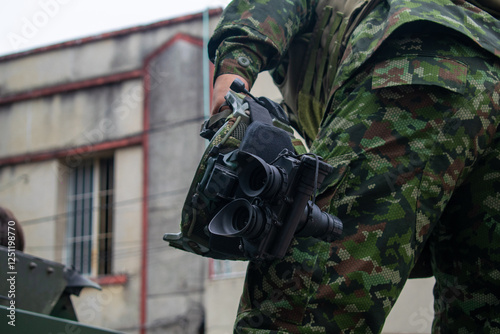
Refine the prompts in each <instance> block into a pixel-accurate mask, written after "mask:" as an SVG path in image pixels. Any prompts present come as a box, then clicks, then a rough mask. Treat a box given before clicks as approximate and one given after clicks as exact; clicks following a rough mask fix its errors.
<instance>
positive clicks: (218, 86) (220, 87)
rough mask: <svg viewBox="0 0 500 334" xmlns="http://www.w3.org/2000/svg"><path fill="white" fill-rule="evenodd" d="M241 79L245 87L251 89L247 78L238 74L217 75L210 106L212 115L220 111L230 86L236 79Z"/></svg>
mask: <svg viewBox="0 0 500 334" xmlns="http://www.w3.org/2000/svg"><path fill="white" fill-rule="evenodd" d="M236 78H238V79H240V80H241V81H243V82H244V83H245V87H246V88H247V89H249V85H248V82H247V80H246V79H244V78H243V77H241V76H239V75H236V74H221V75H219V76H218V77H217V79H216V80H215V83H214V90H213V95H212V103H211V106H210V115H215V114H216V113H218V112H219V111H222V110H223V109H221V110H219V109H220V106H221V105H222V104H223V103H224V101H225V100H224V96H226V94H227V92H228V91H229V87H230V86H231V84H232V83H233V81H234V79H236Z"/></svg>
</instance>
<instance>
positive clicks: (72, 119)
mask: <svg viewBox="0 0 500 334" xmlns="http://www.w3.org/2000/svg"><path fill="white" fill-rule="evenodd" d="M220 14H221V10H219V9H215V10H210V11H207V12H204V13H199V14H193V15H190V16H186V17H179V18H175V19H171V20H167V21H162V22H157V23H154V24H150V25H146V26H139V27H134V28H130V29H125V30H120V31H115V32H110V33H107V34H102V35H98V36H92V37H88V38H84V39H79V40H74V41H69V42H65V43H61V44H57V45H51V46H48V47H44V48H39V49H34V50H31V51H27V52H21V53H17V54H12V55H7V56H3V57H0V205H2V206H5V207H8V208H10V209H11V210H12V211H13V212H14V213H15V215H16V216H17V218H18V219H19V220H20V222H21V224H22V225H23V227H24V232H25V236H26V249H25V251H26V252H27V253H29V254H32V255H35V256H39V257H43V258H46V259H49V260H53V261H58V262H62V263H65V264H69V265H74V266H75V267H76V268H77V269H78V270H79V271H80V272H82V273H84V274H86V275H88V276H89V277H91V278H93V279H95V280H96V281H97V282H98V283H99V284H101V286H102V287H103V291H102V292H98V291H93V290H90V291H86V290H84V291H83V293H82V294H81V296H80V297H78V298H75V300H74V303H75V304H76V308H77V313H78V315H79V320H80V321H81V322H84V323H88V324H92V325H97V326H101V327H107V328H113V329H117V330H120V331H123V332H126V333H149V334H151V333H202V332H203V331H204V332H206V333H211V334H215V333H229V332H230V331H231V326H232V322H233V320H234V317H235V314H236V306H237V302H238V299H239V295H240V293H241V286H242V282H243V275H244V271H245V267H246V263H244V262H225V261H212V260H209V259H205V258H201V257H198V256H195V255H191V254H189V253H185V252H182V251H179V250H176V249H173V248H171V247H168V245H167V243H166V242H164V241H163V240H162V236H163V234H164V233H165V232H177V231H178V226H179V222H180V209H181V207H182V205H183V202H184V199H185V195H186V193H187V189H188V186H189V184H190V181H191V179H192V177H193V174H194V171H195V169H196V167H197V164H198V162H199V159H200V157H201V154H202V152H203V151H204V148H205V142H204V141H203V140H202V139H201V138H200V137H199V136H198V131H199V128H200V124H201V123H202V121H203V120H204V118H205V117H206V113H207V111H208V103H209V101H208V99H209V96H210V95H211V92H210V89H211V82H212V78H211V71H212V67H211V65H210V64H209V63H208V59H207V56H206V51H205V50H204V43H205V42H206V39H207V37H208V36H209V35H210V34H211V32H212V31H213V29H214V27H215V24H216V22H217V20H218V18H219V16H220ZM253 92H254V94H255V95H258V96H259V95H265V96H268V97H270V98H274V99H279V94H278V92H277V90H276V88H275V87H273V85H272V83H271V80H270V79H269V76H266V75H264V76H262V78H259V80H258V81H257V83H256V85H255V87H254V89H253ZM412 284H413V285H411V286H410V288H409V290H408V291H409V297H408V298H409V299H411V300H413V301H414V300H415V299H416V296H420V297H421V298H422V301H421V302H420V303H419V304H417V305H412V307H413V308H410V309H408V307H406V306H404V307H401V310H405V311H403V313H402V315H401V314H398V315H397V316H396V317H395V320H394V321H392V320H391V322H390V324H388V326H389V328H390V332H392V333H396V332H400V333H403V332H404V333H419V332H426V331H427V332H428V328H429V326H430V320H429V319H432V308H429V302H430V299H429V298H430V296H431V293H430V287H431V286H432V282H429V281H423V282H419V281H414V282H412ZM422 286H423V287H425V290H423V291H424V293H422V292H421V291H422V288H421V287H422ZM412 291H413V292H412ZM422 296H423V297H422ZM398 303H399V302H398ZM419 307H420V308H419ZM398 311H400V310H399V309H398ZM400 312H401V311H400ZM405 312H406V313H405ZM398 321H399V322H400V324H399V323H398ZM412 322H413V324H412ZM391 326H392V327H391Z"/></svg>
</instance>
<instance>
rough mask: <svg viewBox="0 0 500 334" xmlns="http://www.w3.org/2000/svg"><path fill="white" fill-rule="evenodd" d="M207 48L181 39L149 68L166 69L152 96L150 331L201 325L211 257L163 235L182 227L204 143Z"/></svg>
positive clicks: (178, 330)
mask: <svg viewBox="0 0 500 334" xmlns="http://www.w3.org/2000/svg"><path fill="white" fill-rule="evenodd" d="M203 56H204V55H203V49H202V47H201V45H195V44H193V43H192V42H190V41H186V40H183V39H179V40H177V41H175V42H174V43H172V44H171V45H170V46H169V47H168V48H166V49H165V50H164V51H163V52H162V53H160V54H159V55H158V56H157V57H156V58H155V59H153V60H152V62H151V64H150V70H151V71H155V72H157V73H164V74H163V75H162V76H161V77H162V78H163V79H162V80H156V83H155V85H154V89H152V90H151V91H150V92H149V98H150V103H149V105H150V115H151V121H150V129H151V131H150V138H149V143H150V145H149V149H150V151H149V162H150V172H149V173H150V174H149V194H150V196H151V198H150V201H149V235H148V245H149V247H151V248H150V252H149V256H148V258H149V260H148V272H149V273H150V275H149V278H148V295H149V298H148V304H147V309H148V312H147V316H148V323H149V324H150V329H149V332H150V333H173V334H174V333H195V332H196V331H197V329H198V327H199V326H200V325H201V324H202V320H203V316H204V311H203V289H204V287H203V285H204V279H205V277H206V263H207V259H204V258H201V257H199V256H195V255H192V254H189V253H185V252H182V251H179V250H177V249H174V248H171V247H168V244H167V243H166V242H165V241H163V239H162V237H163V234H164V233H167V232H169V233H175V232H178V231H179V224H180V218H181V215H180V214H181V208H182V205H183V203H184V200H185V196H186V194H187V190H188V187H189V185H190V183H191V180H192V178H193V175H194V172H195V170H196V167H197V165H198V162H199V159H200V157H201V154H202V152H203V150H204V148H205V141H204V140H203V139H202V138H201V137H200V136H199V135H198V133H199V129H200V125H201V123H202V121H203V110H204V109H203V89H204V87H206V86H204V82H203V63H202V61H203Z"/></svg>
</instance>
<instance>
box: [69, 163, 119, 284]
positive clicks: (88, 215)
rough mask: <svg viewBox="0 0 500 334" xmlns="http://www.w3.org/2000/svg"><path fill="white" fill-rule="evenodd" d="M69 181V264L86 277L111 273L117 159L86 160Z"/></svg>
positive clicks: (70, 176) (78, 166)
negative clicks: (115, 166) (115, 160)
mask: <svg viewBox="0 0 500 334" xmlns="http://www.w3.org/2000/svg"><path fill="white" fill-rule="evenodd" d="M68 181H69V182H68V186H69V187H68V188H69V189H68V192H69V193H68V220H67V222H68V225H67V238H66V245H67V247H66V251H67V256H66V258H67V263H68V264H69V265H73V266H74V267H75V268H76V269H77V270H78V271H80V272H81V273H83V274H91V275H107V274H111V272H112V258H113V257H112V255H113V253H112V251H113V247H112V244H113V188H114V184H113V183H114V159H113V157H104V158H96V159H87V160H82V161H81V163H79V164H78V165H77V166H76V167H74V168H72V169H71V171H70V173H69V180H68Z"/></svg>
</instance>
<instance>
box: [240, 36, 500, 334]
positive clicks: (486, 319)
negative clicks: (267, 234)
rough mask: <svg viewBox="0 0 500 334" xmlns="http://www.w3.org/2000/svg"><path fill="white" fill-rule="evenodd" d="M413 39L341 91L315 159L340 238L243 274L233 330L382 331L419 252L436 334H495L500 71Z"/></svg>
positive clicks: (499, 313)
mask: <svg viewBox="0 0 500 334" xmlns="http://www.w3.org/2000/svg"><path fill="white" fill-rule="evenodd" d="M438 31H440V30H439V29H437V30H436V32H438ZM420 37H421V38H418V37H411V38H409V37H408V38H407V37H405V35H404V34H401V35H400V36H399V37H391V39H389V40H388V41H387V43H385V44H384V45H383V46H382V47H381V50H380V51H379V52H378V53H377V54H376V55H375V56H374V60H373V61H370V64H368V65H365V66H364V67H362V68H361V69H359V71H358V72H357V73H355V74H354V75H353V76H352V77H351V79H350V80H349V81H348V82H346V83H345V85H343V86H342V87H341V88H340V89H339V90H337V91H336V93H335V96H334V99H333V104H332V105H331V108H330V109H329V113H328V114H327V115H326V116H325V119H324V120H323V124H322V129H321V132H320V134H319V136H318V138H317V140H316V142H315V144H314V146H313V150H314V151H315V152H316V153H318V154H320V155H322V156H323V157H324V158H325V159H326V160H327V161H328V162H330V163H331V164H332V165H333V166H334V167H335V168H336V171H337V173H336V174H335V175H333V176H332V177H331V179H329V184H330V187H329V188H328V189H327V190H326V191H325V192H324V194H323V201H324V200H325V198H326V199H327V201H326V203H327V207H328V208H329V210H330V212H331V213H333V214H336V215H337V216H338V217H340V218H341V219H342V221H343V223H344V233H343V236H342V238H341V239H340V240H338V241H335V242H333V243H331V244H329V243H326V242H321V241H318V240H317V239H313V238H302V239H298V240H295V242H294V246H293V247H292V249H291V251H290V252H289V253H288V255H287V257H286V258H285V259H283V260H281V261H275V262H271V263H260V264H259V263H250V264H249V268H248V272H247V277H246V282H245V287H244V291H243V296H242V299H241V301H240V308H239V312H238V317H237V320H236V323H235V331H236V332H238V333H313V332H318V333H339V332H345V333H363V334H365V333H377V332H380V331H381V329H382V326H383V324H384V321H385V318H386V316H387V315H388V313H389V311H390V310H391V307H392V306H393V304H394V302H395V301H396V299H397V297H398V295H399V293H400V292H401V289H402V288H403V286H404V284H405V282H406V280H407V278H408V275H409V272H410V270H411V269H412V268H413V266H414V264H415V261H416V259H417V258H418V256H419V255H420V254H421V252H422V249H423V247H424V245H426V246H429V247H430V251H431V255H432V268H433V273H434V276H435V278H436V286H435V290H434V295H435V313H436V317H435V321H434V332H435V333H471V332H480V333H500V301H499V299H500V271H499V270H500V223H499V222H500V193H499V191H500V146H499V140H500V138H499V135H498V134H497V127H498V123H499V121H500V119H499V116H500V115H499V111H500V107H499V95H500V62H499V61H498V60H497V58H495V57H494V56H493V55H491V54H488V53H486V52H484V51H482V49H480V48H478V47H476V46H475V45H473V44H471V43H469V42H467V41H466V40H465V37H460V36H454V35H453V34H451V33H444V32H442V33H441V34H439V35H438V34H437V33H436V34H432V35H431V36H425V35H420Z"/></svg>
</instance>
